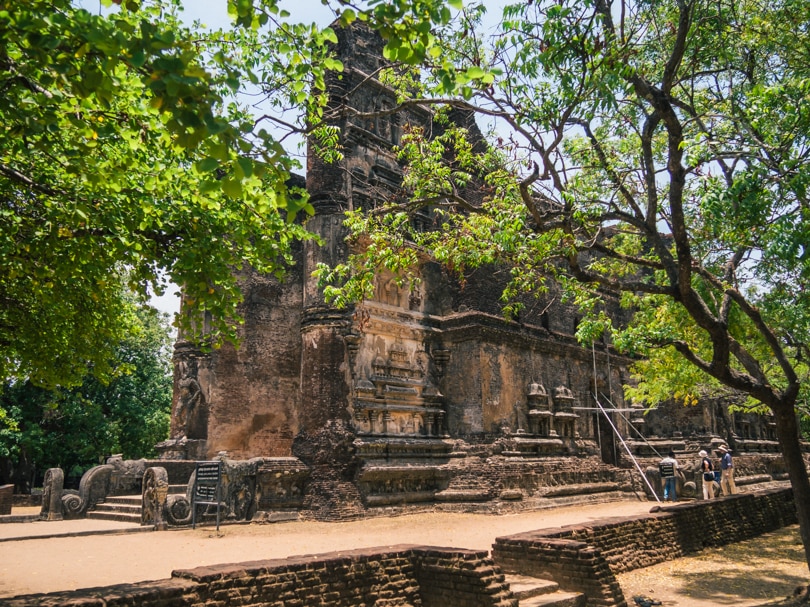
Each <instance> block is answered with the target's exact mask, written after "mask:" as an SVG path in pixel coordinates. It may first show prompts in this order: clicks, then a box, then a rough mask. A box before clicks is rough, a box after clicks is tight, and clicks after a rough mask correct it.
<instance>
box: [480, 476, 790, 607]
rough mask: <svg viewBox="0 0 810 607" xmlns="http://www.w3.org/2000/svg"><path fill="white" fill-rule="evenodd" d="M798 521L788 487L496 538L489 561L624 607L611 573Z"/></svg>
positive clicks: (591, 599)
mask: <svg viewBox="0 0 810 607" xmlns="http://www.w3.org/2000/svg"><path fill="white" fill-rule="evenodd" d="M794 523H796V508H795V505H794V503H793V492H792V490H790V489H773V490H765V491H760V492H757V493H746V494H740V495H734V496H730V497H727V498H723V499H722V500H713V501H697V502H688V503H683V504H678V505H672V506H667V507H666V508H662V509H660V510H659V511H657V512H652V513H650V514H649V515H647V516H644V517H642V518H632V519H630V518H608V519H601V520H598V521H594V522H592V523H589V524H585V525H572V526H568V527H562V528H560V529H546V530H540V531H531V532H528V533H521V534H518V535H513V536H509V537H501V538H497V540H496V542H495V545H494V546H493V551H492V557H493V559H494V560H495V562H496V563H497V564H498V565H499V566H500V567H501V569H502V570H503V571H504V572H507V573H520V574H523V575H530V576H535V577H541V578H546V579H551V580H554V581H555V582H557V583H558V584H559V585H560V587H561V588H562V589H564V590H571V591H577V592H583V593H585V595H586V596H587V600H588V603H587V604H588V605H589V607H590V606H594V605H616V606H624V605H626V603H625V600H624V596H623V595H622V591H621V588H620V587H619V584H618V582H617V581H616V578H615V575H616V574H618V573H624V572H626V571H632V570H634V569H639V568H641V567H649V566H650V565H655V564H657V563H661V562H664V561H668V560H672V559H676V558H679V557H682V556H685V555H687V554H691V553H694V552H698V551H699V550H702V549H704V548H709V547H715V546H723V545H726V544H730V543H733V542H739V541H742V540H746V539H750V538H752V537H755V536H757V535H760V534H762V533H765V532H767V531H773V530H775V529H779V528H781V527H784V526H786V525H791V524H794Z"/></svg>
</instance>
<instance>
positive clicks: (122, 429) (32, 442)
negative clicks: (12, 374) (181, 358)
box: [0, 306, 172, 474]
mask: <svg viewBox="0 0 810 607" xmlns="http://www.w3.org/2000/svg"><path fill="white" fill-rule="evenodd" d="M114 352H115V355H116V356H115V361H114V363H113V365H114V370H115V373H116V375H115V378H114V379H113V380H111V381H110V382H109V383H102V382H100V381H99V380H98V379H96V378H95V377H93V376H92V375H88V376H86V377H85V378H84V380H83V382H82V383H81V385H79V386H75V387H72V388H57V389H54V390H48V389H45V388H41V387H39V386H35V385H33V384H32V383H31V382H30V381H15V382H11V383H6V384H5V385H3V390H2V393H0V409H5V410H6V412H7V415H6V418H5V420H0V459H3V460H7V461H10V462H12V467H23V468H25V467H35V468H36V469H37V470H39V471H42V470H44V469H46V468H51V467H60V468H63V469H64V470H65V471H66V473H68V474H70V473H71V471H72V470H74V469H75V470H78V471H83V470H84V469H86V468H88V467H90V466H93V465H96V464H98V463H99V458H102V457H104V456H109V455H110V454H113V453H122V454H123V455H124V457H125V458H133V459H137V458H141V457H149V456H153V455H154V445H155V444H157V443H158V442H160V441H161V440H165V439H166V438H167V437H168V435H169V415H170V411H171V403H172V376H171V336H170V327H169V324H168V321H167V318H166V315H161V314H159V313H157V312H155V310H154V309H152V308H150V307H148V306H137V308H136V312H135V314H134V325H133V329H132V330H131V331H130V332H129V333H128V334H127V335H126V336H125V337H124V338H123V339H122V340H121V341H120V342H119V343H117V344H116V345H115V348H114Z"/></svg>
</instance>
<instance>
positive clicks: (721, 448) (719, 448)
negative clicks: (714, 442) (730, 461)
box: [717, 445, 728, 453]
mask: <svg viewBox="0 0 810 607" xmlns="http://www.w3.org/2000/svg"><path fill="white" fill-rule="evenodd" d="M717 450H718V451H722V452H723V453H728V447H726V446H725V445H720V446H719V447H717Z"/></svg>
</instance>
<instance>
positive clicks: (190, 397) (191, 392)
mask: <svg viewBox="0 0 810 607" xmlns="http://www.w3.org/2000/svg"><path fill="white" fill-rule="evenodd" d="M177 365H178V367H179V376H180V379H179V380H178V384H177V385H178V392H179V397H178V399H177V407H176V409H175V411H174V414H173V417H174V419H175V420H176V423H175V426H174V428H173V430H172V438H173V439H179V438H181V437H187V438H204V437H201V436H194V434H195V432H194V430H195V425H196V424H195V423H194V422H195V420H196V419H197V418H199V417H200V415H201V412H202V410H203V409H204V407H205V395H204V394H203V391H202V387H201V386H200V382H199V381H198V379H197V364H196V361H194V360H193V359H192V360H181V361H179V362H178V363H177Z"/></svg>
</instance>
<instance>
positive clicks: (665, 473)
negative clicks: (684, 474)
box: [658, 462, 675, 478]
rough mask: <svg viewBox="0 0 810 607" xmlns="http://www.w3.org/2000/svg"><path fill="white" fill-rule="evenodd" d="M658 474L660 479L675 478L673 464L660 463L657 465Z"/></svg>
mask: <svg viewBox="0 0 810 607" xmlns="http://www.w3.org/2000/svg"><path fill="white" fill-rule="evenodd" d="M658 473H659V474H660V475H661V478H672V477H674V476H675V464H673V463H672V462H661V463H660V464H658Z"/></svg>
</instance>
